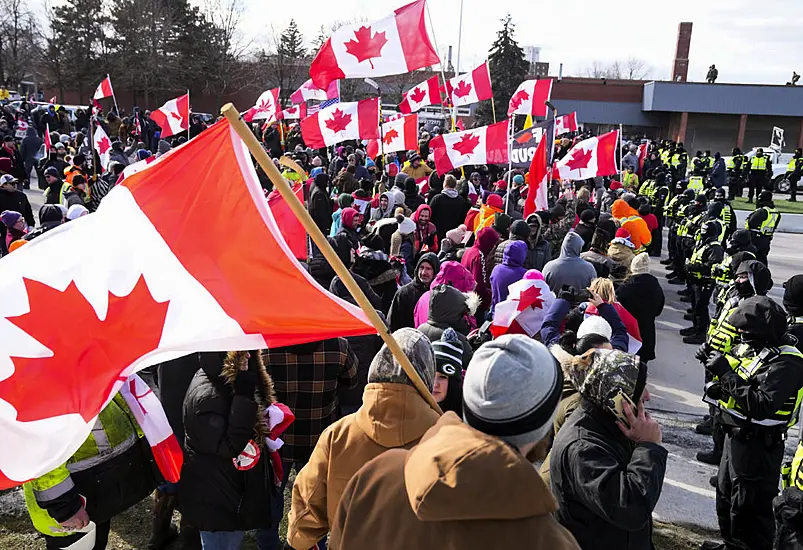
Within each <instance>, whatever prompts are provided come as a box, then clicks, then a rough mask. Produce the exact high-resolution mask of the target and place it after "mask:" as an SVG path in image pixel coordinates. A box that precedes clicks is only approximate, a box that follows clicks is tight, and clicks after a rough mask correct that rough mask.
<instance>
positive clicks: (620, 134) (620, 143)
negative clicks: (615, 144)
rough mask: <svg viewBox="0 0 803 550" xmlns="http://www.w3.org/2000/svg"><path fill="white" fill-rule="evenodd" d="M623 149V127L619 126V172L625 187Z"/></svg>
mask: <svg viewBox="0 0 803 550" xmlns="http://www.w3.org/2000/svg"><path fill="white" fill-rule="evenodd" d="M623 147H624V141H623V140H622V125H621V124H620V125H619V172H621V174H620V175H619V177H620V178H621V179H622V180H623V185H624V179H625V170H624V168H625V167H624V166H622V160H623V159H622V148H623Z"/></svg>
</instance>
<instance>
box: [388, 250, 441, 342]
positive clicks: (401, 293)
mask: <svg viewBox="0 0 803 550" xmlns="http://www.w3.org/2000/svg"><path fill="white" fill-rule="evenodd" d="M424 262H428V263H429V264H430V265H431V266H432V270H433V271H434V272H435V274H436V275H437V274H438V271H439V270H440V266H441V263H440V261H439V260H438V257H437V256H436V255H435V254H433V253H431V252H430V253H428V254H423V255H422V256H421V257H420V258H419V259H418V263H417V264H416V266H415V272H414V275H413V280H412V281H411V282H409V283H407V284H406V285H404V286H403V287H401V288H400V289H399V290H397V291H396V294H395V295H394V296H393V301H392V302H391V304H390V311H389V312H388V323H389V325H390V331H391V332H396V331H397V330H399V329H400V328H404V327H409V328H415V321H414V312H415V306H416V304H418V300H419V299H420V298H421V296H422V295H423V294H424V293H425V292H427V290H429V288H428V287H427V285H425V284H424V283H422V282H421V279H419V278H418V268H419V266H420V265H421V264H422V263H424Z"/></svg>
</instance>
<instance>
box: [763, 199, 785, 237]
mask: <svg viewBox="0 0 803 550" xmlns="http://www.w3.org/2000/svg"><path fill="white" fill-rule="evenodd" d="M764 210H766V211H767V219H766V220H764V221H763V222H761V226H760V227H759V228H758V232H759V233H761V234H762V235H772V234H773V233H775V229H777V227H778V221H779V220H780V218H781V216H780V214H779V213H778V210H777V209H775V208H767V207H766V206H765V207H764Z"/></svg>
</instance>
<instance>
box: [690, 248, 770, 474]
mask: <svg viewBox="0 0 803 550" xmlns="http://www.w3.org/2000/svg"><path fill="white" fill-rule="evenodd" d="M746 254H749V253H745V252H741V253H738V254H737V256H742V257H743V256H744V255H746ZM737 266H738V267H737V268H735V269H734V271H735V272H736V273H735V275H734V279H733V281H732V282H731V284H729V285H728V289H727V293H726V294H727V295H726V299H725V300H724V301H723V302H722V304H721V305H720V306H719V307H718V308H717V311H716V313H715V314H714V318H713V319H712V320H711V324H710V325H709V327H708V334H707V335H706V339H705V343H704V344H703V345H702V346H700V348H699V349H698V350H697V354H696V355H695V357H697V359H699V360H700V362H702V364H703V365H705V364H706V362H707V360H708V356H709V355H710V354H711V353H713V352H718V353H724V354H727V353H730V352H731V350H732V349H733V348H734V347H735V346H736V345H737V344H739V343H740V340H739V332H738V331H737V330H736V329H734V328H733V327H732V326H731V325H730V324H729V323H728V318H729V317H730V316H731V314H732V313H733V312H734V311H736V308H737V307H738V306H739V304H741V303H742V302H743V301H744V300H746V299H748V298H752V297H753V296H766V294H767V292H769V291H770V289H771V288H772V284H773V283H772V276H771V275H770V270H769V269H768V268H767V266H765V265H764V264H762V263H761V262H759V261H756V260H755V259H752V260H746V261H742V262H740V263H738V264H737ZM705 381H706V382H710V381H711V375H710V374H709V373H708V372H706V380H705ZM710 407H711V411H710V412H711V414H710V415H706V417H705V418H704V419H703V422H702V423H701V424H699V425H698V426H697V428H696V431H697V433H702V434H707V435H712V436H713V440H714V449H713V451H710V452H708V451H700V452H699V453H697V460H699V461H700V462H703V463H705V464H711V465H713V466H717V465H719V462H720V459H721V458H722V444H723V442H724V440H725V433H724V432H723V431H722V428H721V426H719V425H717V423H716V422H715V420H714V419H715V416H716V415H715V414H714V413H715V411H714V407H713V405H711V406H710ZM711 481H712V483H711V484H712V485H713V486H714V487H716V477H714V478H712V480H711Z"/></svg>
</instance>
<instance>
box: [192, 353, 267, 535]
mask: <svg viewBox="0 0 803 550" xmlns="http://www.w3.org/2000/svg"><path fill="white" fill-rule="evenodd" d="M244 354H245V352H229V354H228V355H227V357H226V360H225V362H223V364H222V365H221V361H220V356H219V354H217V353H208V354H203V355H202V358H201V364H202V367H201V370H199V371H198V373H197V374H196V375H195V378H193V380H192V383H191V384H190V387H189V389H188V390H187V395H186V397H185V398H184V430H185V433H186V437H185V441H184V444H185V447H186V453H185V455H184V467H183V468H182V470H181V483H180V485H179V495H180V498H181V504H182V514H183V515H184V516H185V517H186V518H187V520H188V522H189V523H190V524H191V525H192V526H193V527H196V528H198V529H199V530H201V531H243V530H249V529H256V528H258V527H264V528H268V527H270V526H271V523H272V521H271V510H272V506H271V498H272V497H271V495H272V493H273V491H274V484H273V480H272V479H271V471H272V470H271V468H270V463H269V458H268V451H267V448H266V447H265V437H266V436H267V424H266V420H265V409H266V407H268V406H269V405H270V403H272V402H273V401H274V397H273V383H272V382H271V380H270V376H269V375H268V374H267V372H266V371H265V367H264V364H263V363H262V358H261V354H259V353H252V358H256V359H255V360H257V361H258V363H259V378H258V380H257V384H256V387H257V390H256V391H255V392H254V393H252V394H242V393H236V392H235V391H233V388H234V387H236V385H237V378H238V377H239V376H242V373H241V372H240V371H239V370H238V367H239V365H240V363H241V362H242V361H243V360H246V361H247V359H243V356H244ZM251 440H253V441H255V442H256V443H257V445H259V448H260V452H261V456H260V458H259V460H258V461H257V463H256V465H254V466H253V467H252V468H251V469H249V470H238V469H237V468H235V466H234V462H233V460H234V459H235V458H237V457H238V456H239V455H240V453H242V452H243V450H244V449H245V448H246V445H248V442H249V441H251Z"/></svg>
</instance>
